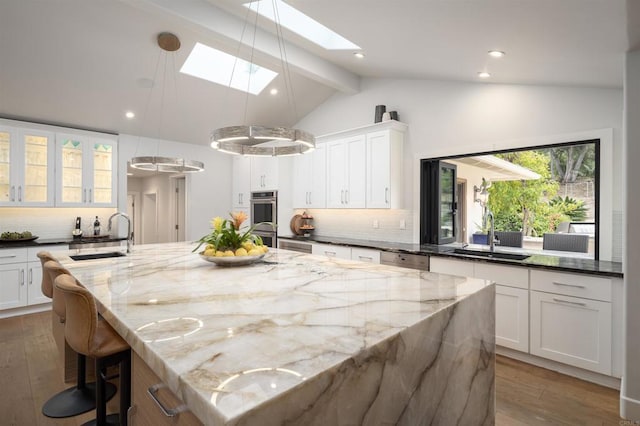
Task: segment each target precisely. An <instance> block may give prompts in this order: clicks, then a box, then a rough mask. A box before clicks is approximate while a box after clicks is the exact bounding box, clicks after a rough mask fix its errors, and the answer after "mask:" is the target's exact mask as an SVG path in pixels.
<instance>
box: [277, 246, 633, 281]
mask: <svg viewBox="0 0 640 426" xmlns="http://www.w3.org/2000/svg"><path fill="white" fill-rule="evenodd" d="M278 238H281V239H288V240H294V241H308V242H316V243H325V244H334V245H341V246H351V247H362V248H372V249H378V250H383V251H390V252H398V253H411V254H418V255H424V256H443V257H451V258H458V259H465V260H473V261H476V262H489V263H497V264H503V265H511V266H525V267H527V268H537V269H546V270H554V271H564V272H575V273H580V274H589V275H601V276H607V277H618V278H622V277H623V272H622V263H620V262H609V261H605V260H593V259H585V258H579V257H566V256H557V255H553V254H538V253H533V254H531V256H530V257H528V258H526V259H524V260H512V259H498V258H486V257H481V256H472V255H468V254H459V253H454V250H455V249H456V248H461V247H462V244H459V243H457V244H446V245H435V244H408V243H393V242H388V241H373V240H358V239H351V238H341V237H323V236H312V237H298V236H292V237H288V236H279V237H278ZM482 247H485V249H487V250H488V248H487V247H486V246H473V248H474V249H479V250H482ZM467 248H472V247H467ZM496 251H498V252H505V253H527V254H529V253H531V252H526V251H524V250H522V249H514V248H506V247H497V248H496Z"/></svg>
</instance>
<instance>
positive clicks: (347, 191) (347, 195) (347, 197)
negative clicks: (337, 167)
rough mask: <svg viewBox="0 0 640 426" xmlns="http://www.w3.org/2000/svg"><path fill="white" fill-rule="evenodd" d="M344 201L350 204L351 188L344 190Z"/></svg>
mask: <svg viewBox="0 0 640 426" xmlns="http://www.w3.org/2000/svg"><path fill="white" fill-rule="evenodd" d="M344 203H345V204H349V190H348V189H345V190H344Z"/></svg>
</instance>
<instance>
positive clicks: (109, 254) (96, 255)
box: [69, 251, 126, 260]
mask: <svg viewBox="0 0 640 426" xmlns="http://www.w3.org/2000/svg"><path fill="white" fill-rule="evenodd" d="M121 256H126V255H125V254H124V253H122V252H121V251H110V252H107V253H91V254H74V255H73V256H69V257H70V258H72V259H73V260H94V259H107V258H109V257H121Z"/></svg>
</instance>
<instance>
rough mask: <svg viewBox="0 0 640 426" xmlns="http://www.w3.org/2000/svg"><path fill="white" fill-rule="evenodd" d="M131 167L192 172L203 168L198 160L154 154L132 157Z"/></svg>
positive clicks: (154, 170) (159, 170)
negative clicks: (156, 155)
mask: <svg viewBox="0 0 640 426" xmlns="http://www.w3.org/2000/svg"><path fill="white" fill-rule="evenodd" d="M131 167H133V168H134V169H139V170H146V171H150V172H169V173H193V172H201V171H203V170H204V164H203V163H201V162H200V161H194V160H185V159H183V158H174V157H155V156H143V157H133V158H132V159H131Z"/></svg>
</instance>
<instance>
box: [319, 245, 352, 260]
mask: <svg viewBox="0 0 640 426" xmlns="http://www.w3.org/2000/svg"><path fill="white" fill-rule="evenodd" d="M311 254H315V255H318V256H327V257H336V258H338V259H349V260H350V259H351V247H344V246H334V245H333V244H318V243H314V244H313V247H311Z"/></svg>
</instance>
